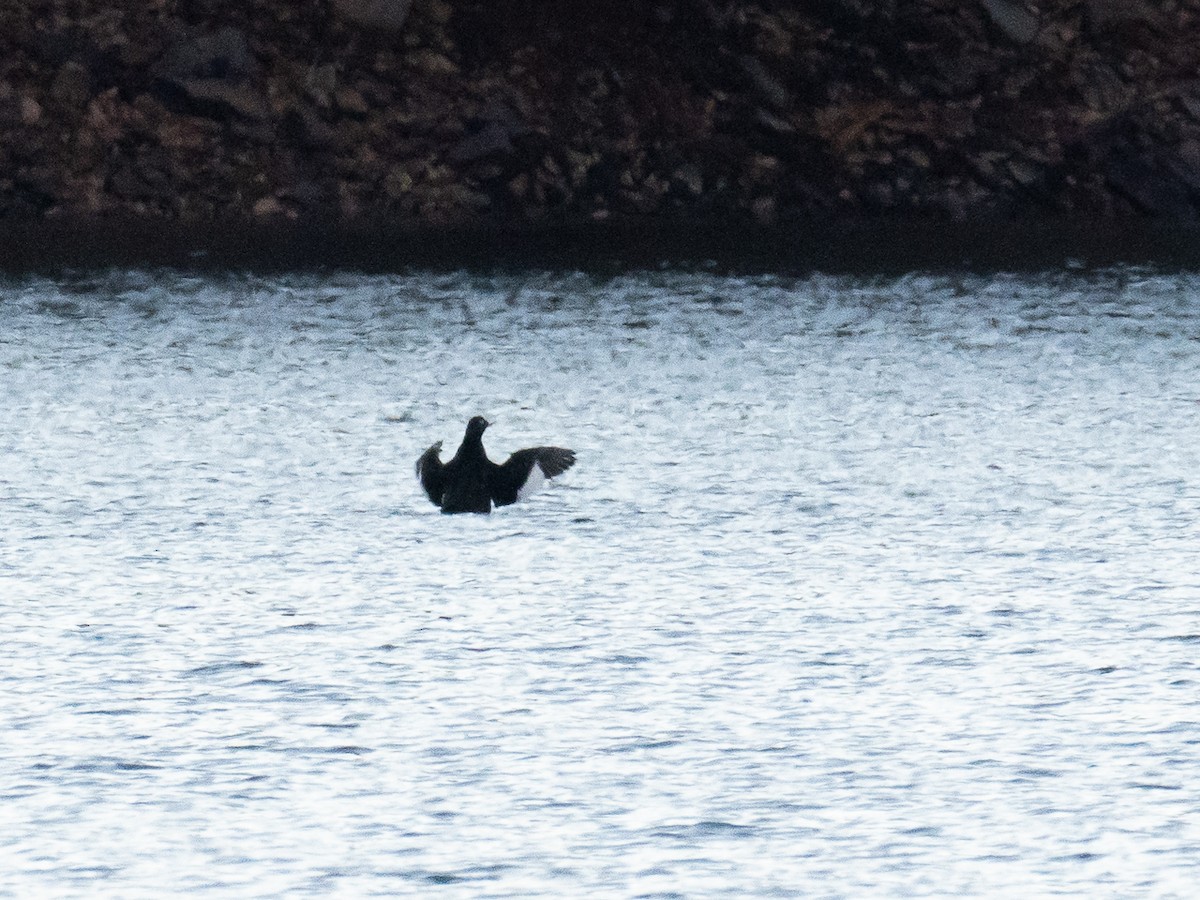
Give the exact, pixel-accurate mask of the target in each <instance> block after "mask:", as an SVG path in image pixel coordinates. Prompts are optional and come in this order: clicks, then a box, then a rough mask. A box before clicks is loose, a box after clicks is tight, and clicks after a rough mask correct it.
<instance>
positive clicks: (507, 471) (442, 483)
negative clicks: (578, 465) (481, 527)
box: [417, 416, 575, 513]
mask: <svg viewBox="0 0 1200 900" xmlns="http://www.w3.org/2000/svg"><path fill="white" fill-rule="evenodd" d="M488 424H489V423H488V421H487V420H486V419H484V418H483V417H482V416H475V418H473V419H471V421H470V422H468V423H467V433H466V435H464V436H463V441H462V444H461V445H459V448H458V452H457V453H455V454H454V458H453V459H451V460H450V461H449V462H448V463H446V464H444V465H443V464H442V462H441V459H440V453H441V449H442V444H441V442H440V441H439V442H438V443H436V444H434V445H433V446H432V447H430V448H429V449H428V450H426V451H425V452H424V453H422V454H421V456H420V458H419V459H418V460H417V478H418V479H420V481H421V487H423V488H424V489H425V493H426V494H427V495H428V496H429V499H430V501H432V502H433V504H434V505H435V506H438V507H440V508H441V510H442V512H444V513H490V512H491V511H492V504H493V503H494V504H495V505H496V506H505V505H507V504H509V503H515V502H516V501H517V500H519V499H521V497H522V492H523V490H524V489H526V488H527V487H529V486H531V485H533V482H534V480H539V481H540V480H544V479H547V478H553V477H555V476H556V475H561V474H562V473H563V472H565V471H566V470H567V469H569V468H571V466H573V465H574V464H575V453H574V451H572V450H567V449H566V448H564V447H531V448H530V449H528V450H518V451H517V452H516V453H514V454H513V455H512V456H510V457H509V458H508V459H507V460H506V461H505V462H504V464H503V465H498V464H497V463H494V462H492V461H491V460H490V459H488V458H487V452H486V451H485V450H484V449H483V432H484V430H485V429H486V428H487V427H488Z"/></svg>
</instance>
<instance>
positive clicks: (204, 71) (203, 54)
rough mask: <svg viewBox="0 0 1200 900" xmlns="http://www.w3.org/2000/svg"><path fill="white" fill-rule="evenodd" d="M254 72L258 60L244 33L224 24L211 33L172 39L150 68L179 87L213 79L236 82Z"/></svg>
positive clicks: (242, 80)
mask: <svg viewBox="0 0 1200 900" xmlns="http://www.w3.org/2000/svg"><path fill="white" fill-rule="evenodd" d="M257 72H258V62H257V60H256V59H255V58H254V54H253V53H252V52H251V50H250V43H249V41H248V40H247V39H246V35H245V34H244V33H243V32H242V31H241V30H240V29H238V28H234V27H233V26H232V25H227V26H225V27H224V28H219V29H217V30H216V31H214V32H212V33H211V34H200V35H190V36H186V37H182V38H180V39H179V40H177V41H175V43H173V44H172V45H171V46H170V47H168V48H167V51H166V52H165V53H164V54H163V56H162V59H160V60H159V61H158V64H157V65H156V66H155V67H154V75H155V76H156V77H157V78H158V79H160V80H162V81H165V82H167V83H169V84H173V85H176V86H179V87H183V86H184V85H186V84H187V82H190V81H195V80H209V79H216V80H219V81H225V82H228V83H230V84H240V83H242V82H244V81H248V80H249V79H251V78H253V77H254V76H255V75H256V74H257Z"/></svg>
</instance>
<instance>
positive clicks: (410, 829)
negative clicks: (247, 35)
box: [0, 270, 1200, 897]
mask: <svg viewBox="0 0 1200 900" xmlns="http://www.w3.org/2000/svg"><path fill="white" fill-rule="evenodd" d="M1198 342H1200V277H1197V276H1185V275H1161V274H1154V273H1150V272H1141V271H1136V270H1126V271H1114V272H1105V273H1099V274H1085V273H1069V272H1068V273H1058V274H1048V275H1045V276H1042V277H1040V278H1016V277H1005V276H996V277H989V278H983V277H966V276H964V277H960V278H951V277H909V278H903V279H898V280H886V281H884V280H855V279H848V278H847V279H834V278H827V277H813V278H807V279H803V280H786V279H779V278H732V277H719V276H716V275H705V274H682V273H670V272H667V273H657V274H631V275H627V276H624V277H620V278H615V279H607V280H598V279H594V278H589V277H586V276H583V275H551V274H537V273H534V274H527V275H523V276H517V275H509V276H496V277H479V276H472V275H466V274H459V275H432V274H428V275H412V276H405V277H387V278H366V277H355V276H351V275H336V276H329V277H316V276H305V277H301V276H293V277H281V278H249V277H246V278H235V277H224V278H201V277H193V276H188V275H181V274H169V273H165V274H163V273H120V274H113V275H108V276H103V277H89V278H77V279H60V280H57V281H54V280H46V279H32V278H26V279H20V280H9V281H6V282H3V283H0V374H2V378H0V408H2V409H3V416H2V417H0V418H2V421H0V462H2V468H0V513H2V516H3V526H2V528H0V592H2V596H0V628H2V632H0V633H2V635H3V642H4V663H3V665H2V667H0V722H2V723H3V729H4V737H5V740H4V744H3V749H2V750H0V892H2V893H3V894H4V895H6V896H16V897H28V896H34V895H44V894H49V895H61V896H70V895H77V896H83V895H87V896H98V895H99V896H121V897H151V896H162V895H163V894H164V893H166V894H204V895H219V896H239V897H266V896H278V895H289V896H301V895H324V894H338V895H345V896H361V895H386V896H395V895H412V896H444V897H500V896H513V897H537V896H549V897H582V896H605V897H635V896H639V897H641V896H645V897H658V896H661V897H668V896H679V897H731V896H804V897H809V896H815V897H826V896H829V897H835V896H865V895H871V896H880V895H890V896H895V895H920V896H949V895H961V894H971V895H1009V896H1013V895H1015V894H1016V893H1018V892H1023V893H1026V894H1030V893H1031V894H1036V895H1046V894H1053V893H1063V894H1075V895H1086V896H1131V895H1138V896H1194V890H1195V879H1196V872H1197V871H1198V868H1197V867H1198V864H1200V801H1198V800H1197V785H1200V746H1198V742H1200V684H1198V679H1200V673H1198V671H1197V658H1198V655H1200V575H1198V574H1197V573H1198V571H1200V565H1198V564H1197V552H1196V548H1197V541H1196V535H1197V521H1198V518H1200V487H1198V485H1197V473H1198V472H1200V449H1198V448H1200V424H1198V423H1200V343H1198ZM474 414H483V415H486V416H487V417H488V418H490V419H492V420H493V421H494V423H495V424H494V425H493V427H492V428H491V429H490V430H489V431H488V434H487V436H486V444H487V446H488V448H489V451H490V453H491V455H492V456H493V458H502V457H503V456H504V455H505V454H507V453H508V452H511V451H513V450H515V449H518V448H520V447H524V446H531V445H535V444H559V445H562V446H567V447H571V448H573V449H575V450H576V451H577V452H578V454H579V463H578V465H577V466H576V467H575V468H574V469H572V470H571V471H569V472H568V473H566V474H565V475H563V476H562V477H561V478H559V479H557V480H555V481H554V482H552V483H551V484H550V485H549V486H548V487H547V489H546V490H544V491H543V492H541V493H539V494H538V495H536V496H535V497H533V498H531V499H529V500H528V501H526V502H524V503H521V504H518V505H515V506H510V507H505V508H503V509H501V510H499V511H497V513H496V514H494V515H492V516H490V517H482V516H478V517H476V516H442V515H440V514H439V513H438V511H437V510H436V509H435V508H434V507H433V506H432V505H430V504H429V502H428V501H427V500H426V499H425V498H424V497H423V495H422V494H421V493H420V490H419V488H418V486H417V485H416V482H415V480H414V479H413V477H412V464H413V461H414V459H415V458H416V456H417V454H418V453H420V451H421V450H423V449H424V448H425V447H426V446H428V445H429V444H431V443H432V442H433V441H435V440H443V441H445V443H446V446H447V450H449V451H451V452H452V451H453V448H454V447H455V446H457V442H458V440H459V439H460V437H461V434H462V428H463V425H464V424H465V422H466V419H467V418H468V417H469V416H471V415H474Z"/></svg>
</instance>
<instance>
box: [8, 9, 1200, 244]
mask: <svg viewBox="0 0 1200 900" xmlns="http://www.w3.org/2000/svg"><path fill="white" fill-rule="evenodd" d="M0 22H3V27H2V28H0V226H3V227H5V228H7V229H9V230H10V231H11V230H12V229H13V228H17V227H21V226H22V225H23V224H24V223H47V222H50V223H53V222H75V221H84V220H88V221H95V220H97V219H99V220H118V219H119V220H122V221H134V222H142V223H149V224H150V225H151V226H154V225H155V224H156V223H164V224H165V223H173V224H174V225H175V226H179V225H183V226H186V227H193V228H201V227H212V226H214V225H220V224H230V223H247V222H259V223H287V222H290V223H298V224H301V225H304V224H313V223H323V224H326V225H337V224H342V225H346V224H349V225H353V224H355V223H358V224H362V223H388V225H389V226H390V227H399V228H408V227H412V228H423V229H442V228H446V227H462V226H475V225H487V226H489V227H500V228H508V227H515V226H520V227H522V228H528V227H530V226H531V225H537V224H538V223H576V224H578V223H603V222H609V223H611V222H617V221H620V222H632V223H647V222H649V223H654V224H655V226H656V227H665V226H667V225H668V224H669V223H680V224H695V223H697V222H710V223H720V225H721V226H722V227H726V228H727V227H729V226H730V225H737V224H738V223H745V224H747V225H750V226H773V225H778V224H787V223H825V222H830V221H833V222H837V221H845V220H851V219H854V220H862V219H874V218H880V217H886V218H890V219H900V220H918V219H919V220H921V221H929V220H940V221H949V222H953V221H969V222H978V221H984V220H986V221H997V220H1000V221H1004V220H1017V219H1037V218H1045V217H1068V218H1076V219H1087V220H1089V221H1094V220H1095V219H1096V218H1097V217H1102V218H1107V219H1113V220H1128V219H1130V218H1153V219H1158V220H1163V221H1169V222H1189V223H1194V222H1196V221H1197V220H1200V0H1160V2H1154V3H1151V2H1141V0H810V2H803V3H801V2H791V3H788V2H773V0H760V2H743V0H731V2H730V0H610V2H606V3H596V2H582V0H557V2H552V0H414V2H411V3H410V2H409V0H308V2H303V3H281V2H266V0H142V2H139V3H127V4H102V3H95V2H88V0H0Z"/></svg>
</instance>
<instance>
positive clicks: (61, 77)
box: [50, 61, 92, 109]
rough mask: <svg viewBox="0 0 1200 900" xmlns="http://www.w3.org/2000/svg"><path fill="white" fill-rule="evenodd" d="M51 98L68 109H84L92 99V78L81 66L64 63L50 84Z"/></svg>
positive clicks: (75, 63)
mask: <svg viewBox="0 0 1200 900" xmlns="http://www.w3.org/2000/svg"><path fill="white" fill-rule="evenodd" d="M50 96H51V97H52V98H54V101H55V102H56V103H58V104H60V105H62V106H64V107H66V108H68V109H83V107H85V106H87V102H88V100H90V99H91V98H92V77H91V74H90V73H89V72H88V71H87V69H85V68H84V67H83V66H82V65H81V64H79V63H77V62H74V61H71V62H67V63H64V64H63V65H62V66H61V67H60V68H59V70H58V72H57V73H56V74H55V76H54V81H53V82H51V84H50Z"/></svg>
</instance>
